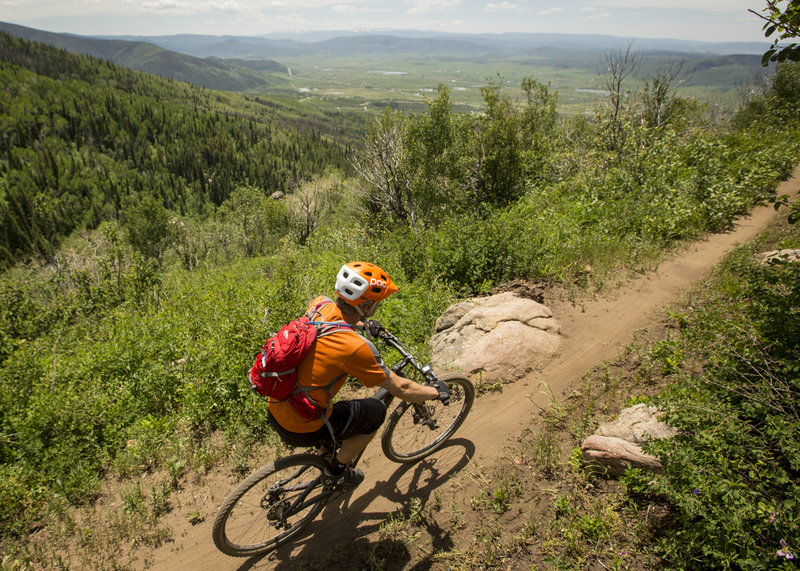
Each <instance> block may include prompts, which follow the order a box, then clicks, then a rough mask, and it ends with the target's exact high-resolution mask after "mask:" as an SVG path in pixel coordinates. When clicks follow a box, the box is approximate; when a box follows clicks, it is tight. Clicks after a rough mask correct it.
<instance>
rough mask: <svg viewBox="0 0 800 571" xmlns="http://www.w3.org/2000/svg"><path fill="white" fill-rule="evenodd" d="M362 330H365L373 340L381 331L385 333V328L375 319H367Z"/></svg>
mask: <svg viewBox="0 0 800 571" xmlns="http://www.w3.org/2000/svg"><path fill="white" fill-rule="evenodd" d="M364 329H366V330H367V332H368V333H369V334H370V336H371V337H373V338H377V337H378V335H380V333H381V332H382V331H386V328H385V327H384V326H383V325H381V322H380V321H378V320H377V319H368V320H367V321H365V322H364Z"/></svg>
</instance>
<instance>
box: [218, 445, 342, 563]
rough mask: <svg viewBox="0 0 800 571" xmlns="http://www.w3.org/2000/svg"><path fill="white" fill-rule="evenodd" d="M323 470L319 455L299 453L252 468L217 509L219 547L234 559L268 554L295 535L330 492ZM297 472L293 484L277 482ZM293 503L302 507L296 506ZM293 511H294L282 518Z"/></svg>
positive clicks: (327, 497) (311, 517)
mask: <svg viewBox="0 0 800 571" xmlns="http://www.w3.org/2000/svg"><path fill="white" fill-rule="evenodd" d="M324 469H325V462H324V460H323V459H322V458H321V457H320V456H318V455H316V454H296V455H293V456H287V457H286V458H279V459H278V460H275V462H273V463H271V464H268V465H266V466H264V467H263V468H261V469H259V470H257V471H256V472H253V473H252V474H251V475H250V476H249V477H248V478H247V479H246V480H244V481H243V482H242V483H241V484H239V485H238V486H237V487H236V489H235V490H234V491H233V492H231V494H230V495H229V496H228V497H227V498H226V499H225V502H223V504H222V506H221V507H220V509H219V512H218V513H217V517H216V519H215V520H214V529H213V532H212V533H213V537H214V544H215V545H216V546H217V549H219V550H220V551H222V552H223V553H225V554H227V555H231V556H233V557H252V556H255V555H263V554H266V553H269V552H270V551H272V550H274V549H275V548H277V547H278V546H279V545H281V544H282V543H284V542H286V541H287V540H289V539H290V538H292V537H294V536H295V535H297V534H298V533H299V532H300V531H301V530H302V529H303V528H304V527H305V526H306V525H308V524H309V523H310V522H311V521H312V520H313V519H314V518H315V517H316V516H317V514H319V512H320V511H321V510H322V508H323V507H324V506H325V503H326V502H327V501H328V499H329V498H330V496H331V492H330V491H325V490H323V489H322V486H321V485H320V484H319V477H320V475H321V474H322V471H323V470H324ZM296 474H298V475H296ZM293 475H296V476H295V477H294V478H293V479H291V480H290V481H289V482H286V483H284V484H283V485H280V484H279V482H281V481H286V479H288V478H290V477H291V476H293ZM270 490H271V491H270ZM303 494H306V495H305V497H303ZM293 504H297V505H301V506H302V507H301V508H299V509H298V508H296V507H294V508H293V507H292V506H293ZM293 509H294V511H296V513H292V514H291V515H288V516H287V517H282V515H283V514H285V513H286V512H287V511H292V510H293Z"/></svg>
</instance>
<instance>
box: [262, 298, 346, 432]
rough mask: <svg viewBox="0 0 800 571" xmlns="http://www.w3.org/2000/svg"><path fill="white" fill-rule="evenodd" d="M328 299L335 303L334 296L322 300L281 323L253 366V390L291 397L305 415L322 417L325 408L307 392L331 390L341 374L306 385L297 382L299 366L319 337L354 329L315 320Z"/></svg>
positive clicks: (281, 398)
mask: <svg viewBox="0 0 800 571" xmlns="http://www.w3.org/2000/svg"><path fill="white" fill-rule="evenodd" d="M329 303H332V302H331V300H323V301H320V302H319V303H318V304H316V305H315V306H314V307H312V308H311V309H310V310H309V311H308V312H307V313H306V314H305V315H304V316H302V317H300V318H299V319H295V320H294V321H290V322H289V323H287V324H286V325H284V326H283V327H281V329H280V330H279V331H278V332H277V333H276V334H275V335H273V336H272V337H270V338H269V339H267V342H266V343H265V344H264V348H263V349H262V350H261V353H260V354H259V355H258V356H257V357H256V362H255V363H254V364H253V367H252V368H251V369H250V387H251V388H252V389H253V391H255V392H256V393H258V394H260V395H263V396H266V397H269V398H270V399H271V400H272V401H273V402H274V401H285V400H288V401H289V404H290V405H291V406H292V408H294V409H295V411H297V413H298V414H299V415H300V416H302V417H303V418H308V419H312V418H319V417H320V416H322V413H323V412H325V409H324V408H322V407H321V406H319V405H318V404H317V403H316V402H315V401H314V400H313V399H312V398H311V397H309V396H308V392H309V391H312V390H316V389H320V388H322V389H328V390H329V391H331V390H332V388H333V385H334V383H336V381H338V380H339V378H340V377H337V378H336V379H334V380H333V381H332V382H331V383H330V384H328V385H327V386H324V387H305V386H302V385H299V384H298V383H297V366H298V365H299V364H300V363H301V362H302V360H303V359H304V358H305V356H306V355H307V354H308V352H309V351H310V350H311V346H312V345H313V344H314V341H316V340H317V338H318V337H323V336H325V335H330V334H331V333H336V332H337V331H341V330H349V331H353V330H355V327H354V326H352V325H350V324H348V323H343V322H338V321H312V317H314V316H315V315H319V314H320V309H322V307H323V306H324V305H327V304H329ZM330 396H332V395H330Z"/></svg>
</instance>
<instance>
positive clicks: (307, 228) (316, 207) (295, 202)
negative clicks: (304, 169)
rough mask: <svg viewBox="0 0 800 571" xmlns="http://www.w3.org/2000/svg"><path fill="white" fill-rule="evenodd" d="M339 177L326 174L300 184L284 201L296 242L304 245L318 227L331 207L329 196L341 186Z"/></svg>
mask: <svg viewBox="0 0 800 571" xmlns="http://www.w3.org/2000/svg"><path fill="white" fill-rule="evenodd" d="M341 182H342V181H341V177H339V176H337V175H334V174H327V175H325V176H323V177H318V178H314V179H312V180H310V181H307V182H304V183H301V184H300V186H299V187H298V188H297V190H296V191H295V192H294V193H292V194H291V195H290V196H289V198H288V199H287V200H286V207H287V209H288V210H289V216H290V218H291V220H292V223H293V226H294V228H295V235H296V236H297V241H298V242H300V243H301V244H304V243H305V242H306V240H308V238H309V236H311V234H312V233H313V232H314V230H316V229H317V227H318V226H319V222H320V219H321V218H322V217H323V216H324V215H325V213H326V212H327V211H328V209H329V208H330V205H331V195H332V193H333V192H334V191H335V189H336V188H337V187H338V186H339V185H340V184H341Z"/></svg>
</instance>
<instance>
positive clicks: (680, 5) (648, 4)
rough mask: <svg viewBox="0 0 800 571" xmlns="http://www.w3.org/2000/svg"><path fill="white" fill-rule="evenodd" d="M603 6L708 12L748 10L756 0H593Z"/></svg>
mask: <svg viewBox="0 0 800 571" xmlns="http://www.w3.org/2000/svg"><path fill="white" fill-rule="evenodd" d="M592 4H594V5H595V6H600V7H602V8H663V9H668V10H703V11H707V12H746V11H747V10H748V8H754V5H755V4H758V2H755V1H754V0H593V1H592Z"/></svg>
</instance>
